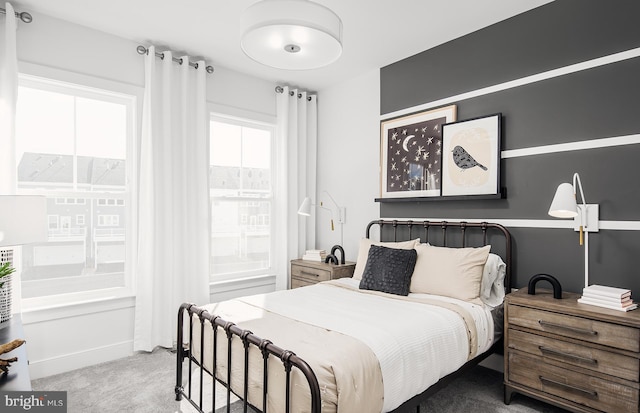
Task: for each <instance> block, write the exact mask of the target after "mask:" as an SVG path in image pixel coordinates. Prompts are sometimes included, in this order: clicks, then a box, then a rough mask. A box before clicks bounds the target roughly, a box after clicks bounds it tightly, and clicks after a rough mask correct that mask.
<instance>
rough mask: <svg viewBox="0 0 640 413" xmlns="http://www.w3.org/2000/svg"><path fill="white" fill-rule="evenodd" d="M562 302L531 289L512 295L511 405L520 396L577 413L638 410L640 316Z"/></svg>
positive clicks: (507, 364)
mask: <svg viewBox="0 0 640 413" xmlns="http://www.w3.org/2000/svg"><path fill="white" fill-rule="evenodd" d="M562 297H563V298H562V299H561V300H556V299H554V298H553V296H552V294H551V292H550V291H541V292H537V293H536V295H529V294H527V291H526V288H524V289H520V290H518V291H517V292H515V293H512V294H509V295H507V298H506V300H505V313H504V316H505V317H504V318H505V340H504V343H505V357H504V384H505V389H504V390H505V392H504V401H505V403H506V404H509V403H510V401H511V396H512V394H513V393H514V392H518V393H522V394H526V395H528V396H531V397H533V398H536V399H539V400H542V401H545V402H548V403H551V404H554V405H557V406H560V407H562V408H564V409H567V410H570V411H572V412H589V413H595V412H638V411H639V407H638V406H639V400H640V398H639V393H640V383H639V380H640V310H636V311H630V312H628V313H624V312H620V311H616V310H608V309H605V308H600V307H596V306H590V305H586V304H579V303H578V302H577V299H578V298H580V295H578V294H573V293H564V294H563V295H562Z"/></svg>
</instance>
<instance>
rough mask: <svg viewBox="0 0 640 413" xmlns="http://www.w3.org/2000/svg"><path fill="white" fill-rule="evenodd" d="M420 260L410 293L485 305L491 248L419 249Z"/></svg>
mask: <svg viewBox="0 0 640 413" xmlns="http://www.w3.org/2000/svg"><path fill="white" fill-rule="evenodd" d="M415 248H416V251H417V252H418V259H417V261H416V266H415V269H414V270H413V276H412V277H411V287H410V291H411V292H412V293H426V294H436V295H443V296H446V297H452V298H457V299H459V300H463V301H469V302H474V303H477V304H481V303H482V301H481V300H480V298H479V297H480V285H481V281H482V272H483V270H484V266H485V263H486V262H487V257H488V256H489V250H490V249H491V246H490V245H486V246H484V247H481V248H448V247H434V246H431V245H426V244H419V245H416V247H415Z"/></svg>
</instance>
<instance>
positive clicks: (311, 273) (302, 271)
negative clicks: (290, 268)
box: [300, 270, 320, 277]
mask: <svg viewBox="0 0 640 413" xmlns="http://www.w3.org/2000/svg"><path fill="white" fill-rule="evenodd" d="M300 274H304V275H313V276H314V277H319V276H320V274H316V273H315V272H309V271H304V270H301V271H300Z"/></svg>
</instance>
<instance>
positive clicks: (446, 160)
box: [442, 113, 502, 197]
mask: <svg viewBox="0 0 640 413" xmlns="http://www.w3.org/2000/svg"><path fill="white" fill-rule="evenodd" d="M501 131H502V114H501V113H495V114H492V115H488V116H483V117H478V118H473V119H466V120H462V121H458V122H451V123H446V124H444V125H442V154H443V155H442V196H443V197H448V196H475V195H485V196H486V195H496V196H499V195H500V193H501V192H500V148H501Z"/></svg>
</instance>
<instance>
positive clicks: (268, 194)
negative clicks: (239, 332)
mask: <svg viewBox="0 0 640 413" xmlns="http://www.w3.org/2000/svg"><path fill="white" fill-rule="evenodd" d="M273 139H274V127H273V125H268V124H263V123H254V122H251V121H248V120H238V119H235V118H233V119H231V118H225V117H220V116H212V118H211V123H210V150H211V153H210V186H211V189H210V194H211V269H212V273H211V276H212V279H221V278H239V277H244V276H251V275H256V274H266V273H269V272H270V271H271V266H272V257H273V249H274V237H273V236H272V233H273V232H272V231H273V228H272V227H271V222H273V219H271V216H272V213H273V186H272V182H273V169H272V164H273V162H272V159H273V154H272V153H273V152H272V151H273V150H274V144H273Z"/></svg>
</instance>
